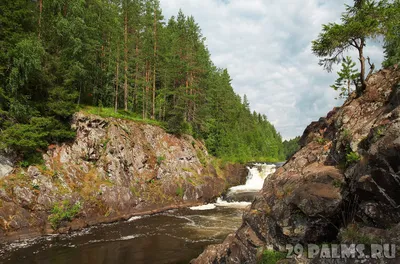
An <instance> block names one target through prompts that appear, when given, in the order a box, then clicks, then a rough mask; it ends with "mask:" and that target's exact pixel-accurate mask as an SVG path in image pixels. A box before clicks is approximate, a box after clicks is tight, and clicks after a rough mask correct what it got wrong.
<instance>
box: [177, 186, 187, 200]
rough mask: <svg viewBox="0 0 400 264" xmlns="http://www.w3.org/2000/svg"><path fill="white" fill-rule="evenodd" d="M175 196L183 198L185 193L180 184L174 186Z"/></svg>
mask: <svg viewBox="0 0 400 264" xmlns="http://www.w3.org/2000/svg"><path fill="white" fill-rule="evenodd" d="M175 193H176V196H178V197H180V198H183V196H184V195H185V190H184V189H183V187H182V186H178V187H176V192H175Z"/></svg>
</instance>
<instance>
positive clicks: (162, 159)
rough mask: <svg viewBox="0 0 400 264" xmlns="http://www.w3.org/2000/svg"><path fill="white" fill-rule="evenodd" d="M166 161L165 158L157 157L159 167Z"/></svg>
mask: <svg viewBox="0 0 400 264" xmlns="http://www.w3.org/2000/svg"><path fill="white" fill-rule="evenodd" d="M164 160H165V156H164V155H163V156H158V157H157V165H158V166H160V165H161V164H162V162H163V161H164Z"/></svg>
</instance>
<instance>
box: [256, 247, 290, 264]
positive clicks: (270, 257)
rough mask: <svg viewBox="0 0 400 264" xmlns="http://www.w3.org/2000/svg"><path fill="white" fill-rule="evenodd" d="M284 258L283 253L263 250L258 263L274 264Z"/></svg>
mask: <svg viewBox="0 0 400 264" xmlns="http://www.w3.org/2000/svg"><path fill="white" fill-rule="evenodd" d="M285 257H286V254H285V253H282V252H279V251H274V250H268V249H267V250H264V252H263V254H262V259H261V261H260V262H259V263H260V264H275V263H277V262H278V261H279V260H282V259H284V258H285Z"/></svg>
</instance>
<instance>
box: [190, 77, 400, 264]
mask: <svg viewBox="0 0 400 264" xmlns="http://www.w3.org/2000/svg"><path fill="white" fill-rule="evenodd" d="M399 81H400V72H399V71H392V70H381V71H379V72H378V73H376V74H374V75H373V76H371V77H370V78H369V79H368V86H367V90H366V91H365V93H364V95H363V96H361V97H359V98H354V97H352V98H349V99H348V100H347V101H346V102H345V103H344V105H343V106H342V107H340V108H335V109H333V110H332V111H331V112H330V113H328V115H327V116H326V117H324V118H321V119H320V120H319V121H317V122H313V123H312V124H310V125H309V126H308V127H307V129H306V130H305V132H304V135H303V136H302V138H301V140H300V142H301V145H302V148H301V149H300V150H299V151H298V152H297V153H296V154H295V155H293V156H292V157H291V158H290V159H289V160H288V161H287V163H286V164H285V165H284V166H283V167H281V168H279V169H278V170H277V171H276V173H275V174H273V175H272V176H270V177H268V179H267V180H266V181H265V183H264V187H263V189H262V191H261V192H260V193H259V195H258V196H257V198H256V199H255V200H254V202H253V203H252V206H251V209H250V210H249V211H248V212H246V213H245V215H244V217H243V224H242V226H241V227H240V229H239V230H238V231H237V232H236V233H235V234H232V235H230V236H229V237H228V238H227V239H226V240H225V242H224V243H223V244H221V245H213V246H210V247H208V248H207V249H206V250H205V251H204V252H203V253H202V254H201V255H200V256H199V257H198V258H197V259H195V260H193V261H192V263H202V264H204V263H257V260H258V255H259V254H258V253H259V252H260V251H262V250H263V249H265V248H269V249H274V250H281V251H284V250H285V245H286V244H297V243H303V244H307V243H315V244H321V243H324V242H330V241H343V242H347V243H349V242H350V243H357V242H364V243H365V241H366V234H367V233H368V232H369V231H371V230H374V233H375V234H377V236H378V237H375V238H379V239H378V240H375V241H380V243H382V242H388V243H389V242H392V243H398V238H397V235H396V234H398V232H397V233H396V232H389V231H387V230H388V229H389V228H392V229H391V230H398V227H399V225H398V224H399V223H400V85H399ZM371 232H372V231H371ZM379 234H381V235H379ZM367 238H368V237H367ZM368 239H373V238H368ZM396 239H397V240H396ZM383 240H385V241H383ZM368 241H372V240H368ZM313 263H319V262H318V260H315V261H314V262H313ZM321 263H322V262H321ZM323 263H327V262H323Z"/></svg>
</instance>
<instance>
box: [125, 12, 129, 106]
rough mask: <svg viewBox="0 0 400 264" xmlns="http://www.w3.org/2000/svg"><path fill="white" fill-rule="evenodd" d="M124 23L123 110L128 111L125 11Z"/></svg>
mask: <svg viewBox="0 0 400 264" xmlns="http://www.w3.org/2000/svg"><path fill="white" fill-rule="evenodd" d="M124 23H125V28H124V79H125V82H124V110H125V111H128V12H126V11H125V19H124Z"/></svg>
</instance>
